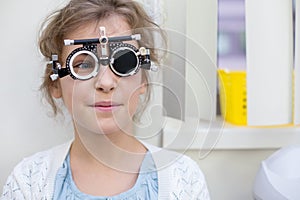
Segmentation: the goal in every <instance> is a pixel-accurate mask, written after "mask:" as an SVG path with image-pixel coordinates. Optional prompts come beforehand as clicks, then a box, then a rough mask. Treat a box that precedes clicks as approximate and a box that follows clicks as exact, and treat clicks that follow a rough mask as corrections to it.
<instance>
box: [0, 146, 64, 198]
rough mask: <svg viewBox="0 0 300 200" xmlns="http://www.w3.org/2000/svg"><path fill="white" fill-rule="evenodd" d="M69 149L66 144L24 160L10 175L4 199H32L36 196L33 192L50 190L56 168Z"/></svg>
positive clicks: (5, 187) (5, 186)
mask: <svg viewBox="0 0 300 200" xmlns="http://www.w3.org/2000/svg"><path fill="white" fill-rule="evenodd" d="M68 147H69V144H64V145H60V146H56V147H53V148H51V149H49V150H46V151H42V152H38V153H35V154H33V155H31V156H29V157H26V158H24V159H23V160H22V161H21V162H19V163H18V164H17V165H16V166H15V168H14V169H13V171H12V173H11V174H10V175H9V177H8V179H7V182H6V184H5V185H4V188H3V194H2V198H4V199H11V198H12V199H13V198H17V199H24V198H25V199H27V198H29V199H30V198H33V197H34V196H33V195H36V194H33V191H40V192H42V191H43V192H45V190H48V187H49V185H51V184H52V183H51V180H52V179H54V178H53V176H55V175H54V173H55V171H56V168H57V167H59V165H61V163H60V162H63V160H64V157H65V155H64V154H65V152H66V151H67V149H68ZM60 160H62V161H60Z"/></svg>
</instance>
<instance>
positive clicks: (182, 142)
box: [162, 118, 300, 150]
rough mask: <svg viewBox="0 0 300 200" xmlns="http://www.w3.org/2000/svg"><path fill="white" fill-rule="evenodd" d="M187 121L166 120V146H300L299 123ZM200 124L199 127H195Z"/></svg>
mask: <svg viewBox="0 0 300 200" xmlns="http://www.w3.org/2000/svg"><path fill="white" fill-rule="evenodd" d="M186 121H187V122H188V124H187V122H185V123H182V122H181V121H179V120H176V119H173V118H167V119H166V124H165V127H164V130H163V140H162V145H163V147H165V148H168V149H173V150H184V149H190V150H199V149H203V150H207V149H212V148H213V149H215V150H222V149H227V150H235V149H236V150H237V149H245V150H246V149H277V148H281V147H283V146H288V145H300V126H289V127H268V128H265V127H258V128H253V127H247V126H234V125H231V124H228V123H223V120H222V118H217V120H216V121H214V122H212V123H209V122H205V121H200V122H199V121H196V120H195V119H189V120H186ZM197 124H198V128H193V127H196V125H197Z"/></svg>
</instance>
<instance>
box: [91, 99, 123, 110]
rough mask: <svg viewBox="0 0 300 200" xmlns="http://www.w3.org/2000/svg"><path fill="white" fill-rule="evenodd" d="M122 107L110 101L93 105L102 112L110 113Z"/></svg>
mask: <svg viewBox="0 0 300 200" xmlns="http://www.w3.org/2000/svg"><path fill="white" fill-rule="evenodd" d="M120 106H122V104H120V103H116V102H111V101H101V102H97V103H95V104H94V106H93V107H94V108H95V109H96V110H98V111H102V112H111V111H113V110H115V109H117V108H119V107H120Z"/></svg>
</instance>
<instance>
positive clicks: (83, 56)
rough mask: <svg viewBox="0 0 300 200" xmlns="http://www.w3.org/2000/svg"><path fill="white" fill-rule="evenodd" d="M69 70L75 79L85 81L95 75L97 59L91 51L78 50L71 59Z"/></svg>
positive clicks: (97, 67) (97, 66)
mask: <svg viewBox="0 0 300 200" xmlns="http://www.w3.org/2000/svg"><path fill="white" fill-rule="evenodd" d="M69 68H70V71H71V74H72V75H73V76H74V77H75V78H77V79H80V80H87V79H90V78H92V77H95V76H96V75H97V73H98V70H99V64H98V59H97V57H96V55H95V54H94V53H92V52H91V51H87V50H80V51H78V52H76V53H75V54H74V55H73V56H72V57H71V59H70V62H69Z"/></svg>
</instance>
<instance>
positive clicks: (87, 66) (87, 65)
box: [73, 62, 94, 69]
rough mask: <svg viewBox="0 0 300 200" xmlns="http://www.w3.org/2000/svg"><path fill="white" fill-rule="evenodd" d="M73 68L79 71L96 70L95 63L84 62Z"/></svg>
mask: <svg viewBox="0 0 300 200" xmlns="http://www.w3.org/2000/svg"><path fill="white" fill-rule="evenodd" d="M73 67H74V68H79V69H90V68H94V63H91V62H82V63H78V64H75V65H74V66H73Z"/></svg>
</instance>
